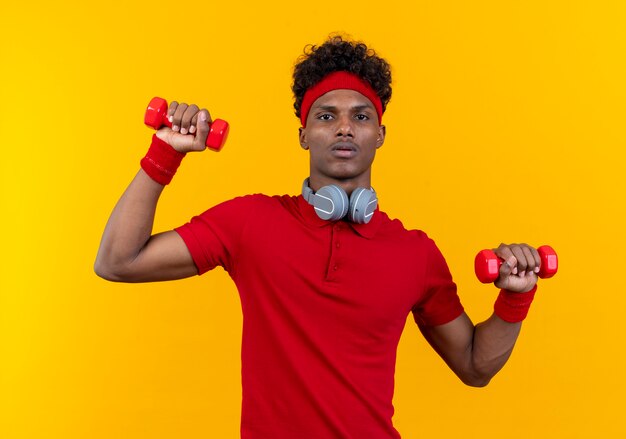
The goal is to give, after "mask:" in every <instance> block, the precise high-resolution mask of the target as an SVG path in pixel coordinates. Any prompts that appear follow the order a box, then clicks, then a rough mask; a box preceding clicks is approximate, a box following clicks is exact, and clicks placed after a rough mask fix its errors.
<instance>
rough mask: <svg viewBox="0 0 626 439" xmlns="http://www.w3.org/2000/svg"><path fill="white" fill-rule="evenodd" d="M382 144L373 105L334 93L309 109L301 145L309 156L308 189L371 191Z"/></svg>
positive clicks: (359, 96)
mask: <svg viewBox="0 0 626 439" xmlns="http://www.w3.org/2000/svg"><path fill="white" fill-rule="evenodd" d="M384 140H385V127H384V126H381V125H378V115H377V114H376V109H375V108H374V105H373V104H372V102H371V101H370V100H369V99H367V98H366V97H365V96H363V95H362V94H361V93H359V92H357V91H354V90H333V91H330V92H328V93H326V94H324V95H322V96H320V97H319V98H318V99H317V100H316V101H315V102H314V103H313V105H312V106H311V109H310V111H309V114H308V116H307V121H306V128H300V144H301V145H302V146H303V147H304V148H305V149H308V150H309V151H310V154H311V164H310V166H311V171H310V172H311V175H310V178H311V181H310V184H311V189H313V190H314V191H316V190H318V189H319V188H320V187H322V186H326V185H328V184H338V183H339V184H341V186H343V187H344V189H346V191H348V192H351V191H352V190H353V189H354V188H356V187H370V178H371V166H372V162H373V161H374V156H375V155H376V150H377V149H378V148H380V146H381V145H382V144H383V142H384Z"/></svg>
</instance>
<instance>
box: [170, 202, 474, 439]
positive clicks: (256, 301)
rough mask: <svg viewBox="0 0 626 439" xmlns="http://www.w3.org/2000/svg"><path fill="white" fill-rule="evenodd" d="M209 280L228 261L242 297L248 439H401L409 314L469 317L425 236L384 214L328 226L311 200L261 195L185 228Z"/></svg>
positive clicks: (427, 318) (435, 320)
mask: <svg viewBox="0 0 626 439" xmlns="http://www.w3.org/2000/svg"><path fill="white" fill-rule="evenodd" d="M176 231H177V232H178V233H179V234H180V236H181V237H182V238H183V240H184V241H185V243H186V245H187V247H188V248H189V251H190V252H191V255H192V257H193V260H194V262H195V264H196V266H197V267H198V272H199V274H202V273H205V272H206V271H208V270H211V269H213V268H214V267H216V266H218V265H220V266H222V267H223V268H224V269H225V270H226V271H227V272H228V273H229V274H230V276H231V277H232V279H233V280H234V282H235V284H236V285H237V288H238V290H239V294H240V297H241V304H242V310H243V340H242V354H241V357H242V388H243V401H242V419H241V437H242V438H244V439H330V438H341V439H347V438H354V439H363V438H367V439H383V438H384V439H389V438H398V437H400V436H399V434H398V432H397V431H396V430H395V428H394V427H393V425H392V416H393V405H392V399H393V386H394V372H395V362H396V348H397V345H398V341H399V339H400V334H401V333H402V330H403V328H404V325H405V322H406V318H407V316H408V314H409V313H410V312H413V314H414V317H415V320H416V322H418V323H419V324H422V325H440V324H443V323H447V322H449V321H451V320H453V319H455V318H456V317H458V316H459V315H460V314H461V313H462V312H463V307H462V306H461V303H460V301H459V298H458V296H457V294H456V285H455V284H454V282H453V281H452V277H451V276H450V272H449V270H448V267H447V265H446V263H445V260H444V258H443V256H442V255H441V253H440V252H439V250H438V249H437V247H436V246H435V244H434V242H433V241H432V240H431V239H430V238H428V237H427V236H426V234H425V233H423V232H421V231H416V230H406V229H405V228H404V227H403V226H402V223H400V221H398V220H390V219H389V217H388V216H387V215H386V214H385V213H383V212H381V211H379V210H377V211H376V212H375V214H374V216H373V218H372V220H371V221H370V222H369V223H368V224H352V223H347V222H344V221H335V222H328V221H323V220H321V219H320V218H318V217H317V215H316V214H315V212H314V210H313V208H312V207H311V206H310V205H309V204H307V202H306V201H305V200H304V199H303V198H302V197H301V196H298V197H292V196H275V197H268V196H265V195H250V196H245V197H240V198H235V199H233V200H230V201H227V202H225V203H222V204H220V205H218V206H215V207H213V208H211V209H209V210H207V211H206V212H204V213H202V214H201V215H199V216H196V217H194V218H193V219H192V220H191V221H190V222H189V223H187V224H185V225H183V226H182V227H179V228H177V229H176Z"/></svg>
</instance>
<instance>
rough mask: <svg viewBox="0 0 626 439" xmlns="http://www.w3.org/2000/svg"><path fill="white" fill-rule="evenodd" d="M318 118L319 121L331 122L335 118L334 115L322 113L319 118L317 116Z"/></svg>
mask: <svg viewBox="0 0 626 439" xmlns="http://www.w3.org/2000/svg"><path fill="white" fill-rule="evenodd" d="M317 118H318V119H319V120H331V119H332V118H333V115H332V114H330V113H322V114H320V115H319V116H317Z"/></svg>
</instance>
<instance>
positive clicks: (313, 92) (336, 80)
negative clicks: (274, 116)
mask: <svg viewBox="0 0 626 439" xmlns="http://www.w3.org/2000/svg"><path fill="white" fill-rule="evenodd" d="M340 89H341V90H354V91H358V92H359V93H361V94H362V95H363V96H365V97H366V98H367V99H369V100H370V101H371V102H372V104H374V108H376V113H377V114H378V123H379V124H380V123H381V120H382V118H383V104H382V102H381V100H380V97H379V96H378V94H376V92H375V91H374V89H373V88H372V86H371V85H370V84H369V82H367V81H365V80H363V79H361V78H359V77H358V76H357V75H355V74H354V73H350V72H346V71H343V70H342V71H337V72H333V73H331V74H329V75H326V76H325V77H324V78H323V79H322V80H321V81H320V82H318V83H317V84H315V85H314V86H313V87H311V88H309V89H308V90H307V91H306V93H304V98H303V99H302V105H301V106H300V122H301V123H302V126H303V127H305V128H306V118H307V116H308V115H309V110H310V109H311V105H313V102H315V101H316V100H317V98H319V97H320V96H322V95H323V94H326V93H328V92H329V91H333V90H340Z"/></svg>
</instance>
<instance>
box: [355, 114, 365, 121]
mask: <svg viewBox="0 0 626 439" xmlns="http://www.w3.org/2000/svg"><path fill="white" fill-rule="evenodd" d="M354 117H355V118H356V119H357V120H369V116H368V115H367V114H363V113H359V114H357V115H355V116H354Z"/></svg>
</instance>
